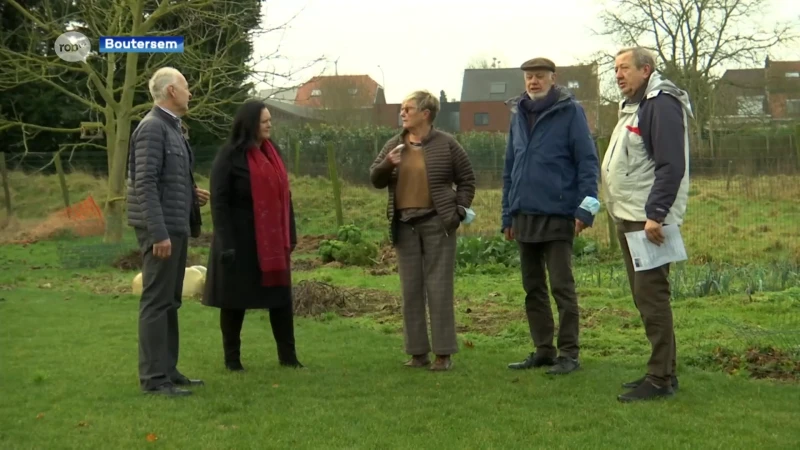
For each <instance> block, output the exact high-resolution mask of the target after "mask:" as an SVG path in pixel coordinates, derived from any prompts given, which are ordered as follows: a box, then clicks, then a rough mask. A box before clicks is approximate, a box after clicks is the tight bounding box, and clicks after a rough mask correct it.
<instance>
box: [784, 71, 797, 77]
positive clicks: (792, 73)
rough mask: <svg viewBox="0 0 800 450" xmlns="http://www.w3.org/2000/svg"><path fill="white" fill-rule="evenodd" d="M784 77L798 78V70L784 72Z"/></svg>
mask: <svg viewBox="0 0 800 450" xmlns="http://www.w3.org/2000/svg"><path fill="white" fill-rule="evenodd" d="M786 78H800V72H786Z"/></svg>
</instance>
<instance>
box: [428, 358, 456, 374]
mask: <svg viewBox="0 0 800 450" xmlns="http://www.w3.org/2000/svg"><path fill="white" fill-rule="evenodd" d="M452 367H453V360H452V359H450V356H449V355H445V356H436V360H435V361H434V362H433V365H432V366H431V370H432V371H434V372H444V371H446V370H450V369H451V368H452Z"/></svg>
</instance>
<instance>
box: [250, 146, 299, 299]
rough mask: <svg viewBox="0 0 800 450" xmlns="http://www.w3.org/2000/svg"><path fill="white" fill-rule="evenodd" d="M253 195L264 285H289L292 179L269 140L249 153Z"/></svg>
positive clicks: (257, 243)
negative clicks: (290, 193) (290, 191)
mask: <svg viewBox="0 0 800 450" xmlns="http://www.w3.org/2000/svg"><path fill="white" fill-rule="evenodd" d="M247 163H248V166H249V167H250V187H251V193H252V196H253V217H254V219H255V224H254V225H255V231H256V251H257V255H258V265H259V268H260V269H261V272H262V278H261V284H262V285H264V286H289V285H290V284H291V278H290V272H289V268H290V265H291V262H290V257H291V256H290V255H291V243H290V237H289V177H288V175H287V174H286V168H285V167H284V165H283V161H281V158H280V156H279V155H278V152H277V151H276V150H275V147H274V146H273V145H272V143H271V142H270V141H269V140H264V141H263V142H262V143H261V148H256V147H251V148H250V149H249V150H248V152H247Z"/></svg>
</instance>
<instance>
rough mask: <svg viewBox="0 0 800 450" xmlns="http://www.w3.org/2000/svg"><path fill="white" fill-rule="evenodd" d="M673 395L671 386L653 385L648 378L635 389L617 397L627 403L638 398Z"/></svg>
mask: <svg viewBox="0 0 800 450" xmlns="http://www.w3.org/2000/svg"><path fill="white" fill-rule="evenodd" d="M673 395H675V391H674V390H673V389H672V386H663V387H659V386H656V385H654V384H653V383H652V382H651V381H650V380H647V379H645V380H644V381H643V382H642V384H640V385H639V386H637V387H636V389H634V390H632V391H630V392H628V393H627V394H622V395H620V396H618V397H617V399H618V400H619V401H621V402H623V403H628V402H635V401H640V400H654V399H658V398H667V397H672V396H673Z"/></svg>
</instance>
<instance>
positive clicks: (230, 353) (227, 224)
mask: <svg viewBox="0 0 800 450" xmlns="http://www.w3.org/2000/svg"><path fill="white" fill-rule="evenodd" d="M271 127H272V123H271V116H270V113H269V110H268V109H267V107H266V105H265V104H264V103H263V102H260V101H248V102H246V103H245V104H244V105H242V106H241V108H240V109H239V111H238V112H237V113H236V117H235V118H234V121H233V129H232V131H231V135H230V138H229V140H228V142H227V143H226V144H225V146H224V147H223V148H222V149H221V150H220V152H219V153H218V154H217V156H216V158H215V160H214V164H213V167H212V169H211V219H212V222H213V224H214V235H213V239H212V242H211V254H210V255H209V258H208V271H207V278H206V285H205V292H204V294H203V304H204V305H206V306H212V307H216V308H220V315H219V323H220V329H221V331H222V347H223V351H224V355H225V367H227V368H228V369H229V370H233V371H239V370H244V367H242V363H241V359H240V348H241V339H240V334H241V330H242V323H243V321H244V316H245V311H246V310H248V309H269V319H270V323H271V325H272V333H273V335H274V337H275V342H276V343H277V347H278V361H279V362H280V364H281V365H283V366H290V367H303V366H302V364H300V362H299V361H298V360H297V356H296V352H295V342H294V323H293V320H294V318H293V311H292V283H291V261H290V255H291V252H292V251H293V250H294V248H295V245H296V244H297V232H296V229H295V220H294V208H293V205H292V201H291V194H290V192H289V180H288V175H287V172H286V169H285V166H284V165H283V161H282V158H281V157H280V154H279V150H278V148H277V146H276V145H275V144H274V143H273V142H272V141H271V139H270V128H271Z"/></svg>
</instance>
